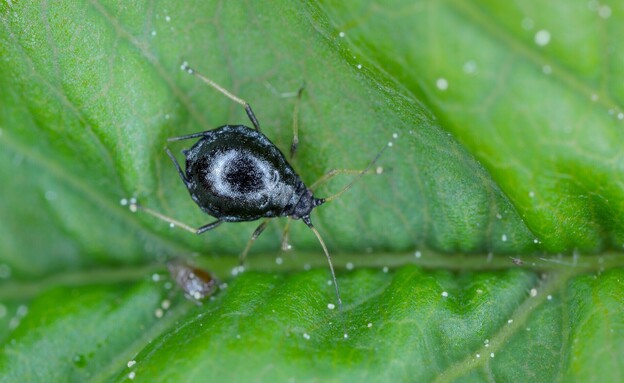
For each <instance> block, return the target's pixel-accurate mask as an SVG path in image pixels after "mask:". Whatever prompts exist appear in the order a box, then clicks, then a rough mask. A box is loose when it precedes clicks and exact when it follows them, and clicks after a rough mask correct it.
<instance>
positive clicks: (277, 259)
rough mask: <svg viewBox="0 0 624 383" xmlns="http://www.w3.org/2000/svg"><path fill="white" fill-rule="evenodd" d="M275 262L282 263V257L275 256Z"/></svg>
mask: <svg viewBox="0 0 624 383" xmlns="http://www.w3.org/2000/svg"><path fill="white" fill-rule="evenodd" d="M275 263H277V264H278V265H281V264H282V263H284V260H283V259H282V257H277V258H275Z"/></svg>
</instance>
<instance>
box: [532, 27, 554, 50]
mask: <svg viewBox="0 0 624 383" xmlns="http://www.w3.org/2000/svg"><path fill="white" fill-rule="evenodd" d="M549 42H550V32H548V31H547V30H545V29H540V30H539V31H537V32H536V33H535V44H537V45H539V46H540V47H543V46H545V45H547V44H548V43H549Z"/></svg>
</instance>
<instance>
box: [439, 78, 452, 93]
mask: <svg viewBox="0 0 624 383" xmlns="http://www.w3.org/2000/svg"><path fill="white" fill-rule="evenodd" d="M436 86H437V87H438V89H440V90H447V89H448V86H449V84H448V80H447V79H445V78H439V79H437V80H436Z"/></svg>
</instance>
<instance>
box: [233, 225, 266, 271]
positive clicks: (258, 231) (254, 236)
mask: <svg viewBox="0 0 624 383" xmlns="http://www.w3.org/2000/svg"><path fill="white" fill-rule="evenodd" d="M269 220H270V218H266V219H264V220H263V221H262V223H261V224H260V226H258V227H257V228H256V230H254V232H253V234H252V235H251V238H249V241H247V246H245V250H243V252H242V253H241V255H240V257H239V258H238V262H239V263H240V264H241V265H242V264H243V263H244V262H245V258H247V253H249V249H251V245H253V243H254V242H255V240H256V239H257V238H258V237H259V236H260V234H262V232H263V231H264V229H266V227H267V225H268V224H269Z"/></svg>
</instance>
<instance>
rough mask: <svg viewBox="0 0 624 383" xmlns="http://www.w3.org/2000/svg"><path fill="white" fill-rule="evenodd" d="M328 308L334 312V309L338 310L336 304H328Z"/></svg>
mask: <svg viewBox="0 0 624 383" xmlns="http://www.w3.org/2000/svg"><path fill="white" fill-rule="evenodd" d="M327 308H328V309H330V310H333V309H335V308H336V305H335V304H333V303H328V304H327Z"/></svg>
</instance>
